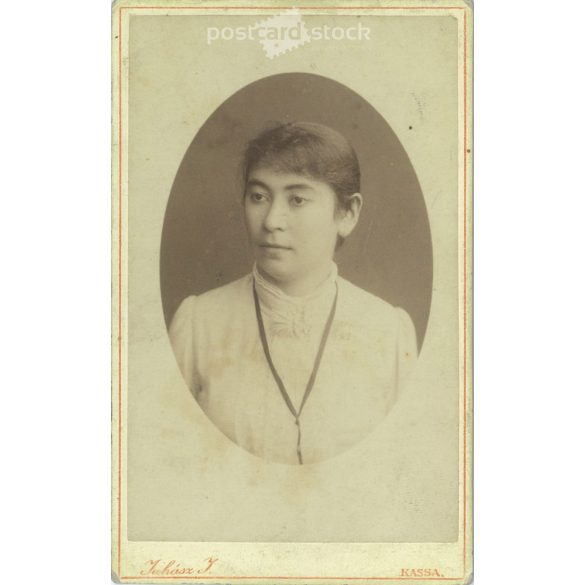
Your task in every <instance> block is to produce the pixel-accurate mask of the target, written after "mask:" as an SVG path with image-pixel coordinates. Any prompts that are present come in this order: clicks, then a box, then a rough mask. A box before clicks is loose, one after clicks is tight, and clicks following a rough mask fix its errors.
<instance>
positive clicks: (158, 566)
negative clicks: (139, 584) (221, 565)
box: [140, 557, 218, 577]
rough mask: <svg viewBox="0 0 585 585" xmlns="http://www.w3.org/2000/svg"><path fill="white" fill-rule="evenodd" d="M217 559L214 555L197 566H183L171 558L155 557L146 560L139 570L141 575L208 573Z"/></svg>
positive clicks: (159, 575)
mask: <svg viewBox="0 0 585 585" xmlns="http://www.w3.org/2000/svg"><path fill="white" fill-rule="evenodd" d="M217 561H218V559H217V558H215V557H208V558H206V559H205V560H204V561H203V562H202V563H201V565H199V566H191V567H188V566H185V565H182V564H181V563H179V562H178V561H176V560H175V559H172V560H170V561H165V560H163V559H155V560H150V561H146V567H145V568H144V569H142V571H140V574H141V575H144V576H146V575H152V576H157V577H161V576H165V575H169V576H170V575H203V574H204V573H209V572H210V571H211V568H212V567H213V565H215V563H217Z"/></svg>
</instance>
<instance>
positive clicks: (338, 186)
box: [242, 122, 360, 209]
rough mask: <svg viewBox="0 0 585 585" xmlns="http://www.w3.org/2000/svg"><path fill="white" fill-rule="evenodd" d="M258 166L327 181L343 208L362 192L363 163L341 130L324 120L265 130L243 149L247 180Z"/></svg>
mask: <svg viewBox="0 0 585 585" xmlns="http://www.w3.org/2000/svg"><path fill="white" fill-rule="evenodd" d="M259 166H267V167H270V168H272V169H275V170H277V171H280V172H290V173H294V174H298V175H304V176H307V177H310V178H312V179H316V180H318V181H322V182H324V183H327V184H328V185H329V186H330V187H331V188H332V189H333V190H334V191H335V194H336V195H337V201H338V206H339V207H341V208H342V209H348V208H349V202H350V198H351V196H352V195H353V194H354V193H359V192H360V165H359V162H358V158H357V156H356V154H355V151H354V149H353V148H352V147H351V145H350V144H349V142H348V141H347V140H346V139H345V137H344V136H342V135H341V134H340V133H339V132H337V131H336V130H333V129H332V128H329V127H328V126H323V125H322V124H316V123H314V122H291V123H287V124H279V125H278V126H275V127H272V128H269V129H267V130H264V131H263V132H261V133H260V134H259V135H258V136H256V138H254V139H253V140H251V141H250V142H249V143H248V146H247V148H246V150H245V152H244V157H243V169H242V170H243V175H244V177H243V178H244V184H245V183H246V182H247V181H248V177H249V175H250V172H251V171H252V170H253V169H254V168H257V167H259Z"/></svg>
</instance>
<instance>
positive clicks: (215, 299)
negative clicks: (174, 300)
mask: <svg viewBox="0 0 585 585" xmlns="http://www.w3.org/2000/svg"><path fill="white" fill-rule="evenodd" d="M251 286H252V275H251V274H247V275H246V276H243V277H242V278H238V279H237V280H234V281H232V282H229V283H227V284H224V285H222V286H219V287H217V288H214V289H211V290H208V291H206V292H204V293H202V294H200V295H191V296H188V297H187V298H185V299H184V300H183V301H182V302H181V304H180V305H179V308H178V309H177V315H180V314H190V315H194V314H195V313H197V314H198V315H201V316H202V317H216V316H217V315H218V314H219V315H225V314H227V313H230V312H232V311H233V310H237V307H238V305H240V304H241V303H242V302H245V299H247V298H248V296H249V295H250V294H251V293H250V291H251Z"/></svg>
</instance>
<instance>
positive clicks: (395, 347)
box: [169, 264, 417, 464]
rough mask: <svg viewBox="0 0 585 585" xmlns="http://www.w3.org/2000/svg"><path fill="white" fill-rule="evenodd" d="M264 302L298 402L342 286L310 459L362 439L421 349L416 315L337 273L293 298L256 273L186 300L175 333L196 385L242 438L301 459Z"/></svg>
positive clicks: (222, 425) (228, 431)
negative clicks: (266, 350)
mask: <svg viewBox="0 0 585 585" xmlns="http://www.w3.org/2000/svg"><path fill="white" fill-rule="evenodd" d="M254 281H255V282H256V291H257V294H258V298H259V301H260V307H261V311H262V318H263V321H264V326H265V329H266V336H267V341H268V346H269V349H270V355H271V357H272V361H273V363H274V366H275V368H276V370H277V372H278V374H279V375H280V377H281V379H282V381H283V383H284V385H285V387H286V390H287V393H288V395H289V397H290V399H291V402H292V404H293V405H294V407H295V409H296V410H297V411H298V409H299V407H300V404H301V401H302V398H303V395H304V393H305V389H306V386H307V382H308V379H309V377H310V375H311V371H312V369H313V365H314V363H315V357H316V354H317V351H318V348H319V344H320V342H321V338H322V336H323V330H324V327H325V324H326V321H327V318H328V317H329V314H330V311H331V307H332V303H333V300H334V297H335V291H336V285H337V289H338V298H337V307H336V312H335V317H334V319H333V324H332V327H331V331H330V334H329V337H328V339H327V342H326V345H325V350H324V353H323V356H322V360H321V364H320V367H319V370H318V373H317V377H316V380H315V384H314V386H313V389H312V392H311V394H310V395H309V398H308V400H307V402H306V404H305V406H304V408H303V410H302V413H301V416H300V428H301V445H300V447H301V450H302V458H303V463H305V464H306V463H315V462H318V461H321V460H323V459H327V458H329V457H332V456H334V455H337V454H339V453H342V452H343V451H345V450H347V449H348V448H350V447H351V446H353V445H355V444H356V443H357V442H358V441H360V440H361V439H362V438H363V437H365V436H366V435H367V434H368V433H369V432H370V431H371V430H373V428H374V427H375V426H376V425H377V424H378V423H379V422H380V421H381V420H382V419H383V418H384V417H385V416H386V414H387V413H388V411H389V410H390V408H391V407H392V405H393V403H394V402H395V400H396V399H397V397H398V395H399V392H400V390H401V388H402V387H403V385H404V382H405V380H406V378H407V376H408V374H409V372H410V370H411V369H412V367H413V365H414V364H415V361H416V357H417V346H416V335H415V331H414V326H413V324H412V321H411V320H410V317H409V316H408V314H407V313H406V312H405V311H404V310H402V309H399V308H395V307H393V306H392V305H390V304H388V303H386V302H385V301H383V300H381V299H379V298H378V297H375V296H374V295H372V294H370V293H368V292H366V291H364V290H362V289H360V288H358V287H357V286H355V285H353V284H351V283H350V282H348V281H347V280H345V279H343V278H341V277H339V276H338V275H337V267H336V266H335V265H334V264H333V268H332V271H331V275H330V277H329V278H328V279H327V281H326V282H324V283H323V284H322V285H321V286H320V287H319V288H318V289H317V290H316V291H314V292H313V293H312V294H310V295H308V296H305V297H291V296H288V295H286V294H285V293H283V292H282V291H281V290H280V289H278V288H277V287H276V286H274V285H272V284H270V283H269V282H267V281H266V280H265V279H264V278H263V277H262V276H261V275H260V274H259V273H258V271H257V270H256V268H254V271H253V272H252V274H249V275H247V276H245V277H244V278H241V279H239V280H236V281H234V282H231V283H230V284H227V285H225V286H222V287H220V288H218V289H215V290H212V291H209V292H206V293H204V294H202V295H200V296H197V297H196V296H191V297H188V298H187V299H185V300H184V301H183V302H182V303H181V305H180V307H179V309H178V310H177V312H176V314H175V316H174V318H173V321H172V323H171V327H170V330H169V335H170V339H171V343H172V346H173V349H174V352H175V355H176V358H177V362H178V364H179V368H180V370H181V372H182V374H183V377H184V378H185V380H186V382H187V384H188V385H189V388H190V389H191V392H192V393H193V394H194V396H195V399H196V400H197V402H198V403H199V405H200V407H201V408H202V409H203V411H204V412H205V413H206V414H207V416H208V417H209V418H210V419H211V420H212V421H213V423H214V424H215V425H216V426H217V427H218V428H219V429H220V430H221V431H222V432H223V433H224V434H225V435H227V436H228V437H229V438H230V439H231V440H232V441H234V442H235V443H236V444H238V445H239V446H240V447H243V448H244V449H246V450H248V451H249V452H251V453H254V454H255V455H257V456H259V457H263V458H264V459H267V460H269V461H274V462H279V463H290V464H298V463H299V460H298V457H297V440H298V429H297V426H296V424H295V418H294V416H293V414H292V413H291V411H290V410H289V409H288V407H287V405H286V403H285V401H284V399H283V397H282V395H281V392H280V390H279V388H278V385H277V383H276V381H275V379H274V377H273V375H272V372H271V371H270V368H269V365H268V362H267V359H266V356H265V354H264V350H263V348H262V343H261V340H260V335H259V329H258V322H257V319H256V312H255V305H254V296H253V288H252V287H253V285H254Z"/></svg>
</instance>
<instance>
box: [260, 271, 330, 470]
mask: <svg viewBox="0 0 585 585" xmlns="http://www.w3.org/2000/svg"><path fill="white" fill-rule="evenodd" d="M252 291H253V293H254V305H255V306H256V319H257V320H258V331H259V332H260V340H261V341H262V347H263V348H264V355H265V356H266V361H267V362H268V366H269V367H270V371H271V372H272V376H273V377H274V380H275V381H276V385H277V386H278V389H279V390H280V394H281V395H282V398H283V400H284V402H285V403H286V405H287V407H288V409H289V410H290V412H291V414H292V415H293V417H294V419H295V424H296V425H297V433H298V434H297V457H298V459H299V463H300V464H301V465H302V464H303V453H302V451H301V421H300V418H301V414H302V412H303V408H304V407H305V404H306V403H307V399H308V398H309V394H311V390H312V389H313V385H314V384H315V378H317V372H318V371H319V365H320V364H321V358H322V357H323V352H324V351H325V345H326V344H327V338H328V337H329V331H331V325H332V323H333V317H334V316H335V308H336V307H337V292H338V288H337V283H335V298H334V299H333V305H331V311H330V312H329V317H328V318H327V323H326V324H325V329H324V330H323V336H322V337H321V343H320V344H319V350H318V351H317V356H316V357H315V363H314V365H313V371H312V372H311V376H310V377H309V381H308V382H307V387H306V388H305V393H304V395H303V400H302V401H301V406H300V407H299V411H298V412H297V410H296V408H295V407H294V405H293V403H292V401H291V399H290V396H289V395H288V392H287V391H286V387H285V385H284V382H283V381H282V378H281V377H280V375H279V374H278V372H277V371H276V368H275V367H274V363H273V362H272V357H271V356H270V349H269V348H268V340H267V339H266V331H265V329H264V321H263V320H262V311H261V310H260V301H259V300H258V293H257V292H256V282H255V281H254V285H253V287H252Z"/></svg>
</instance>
